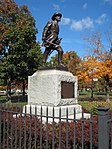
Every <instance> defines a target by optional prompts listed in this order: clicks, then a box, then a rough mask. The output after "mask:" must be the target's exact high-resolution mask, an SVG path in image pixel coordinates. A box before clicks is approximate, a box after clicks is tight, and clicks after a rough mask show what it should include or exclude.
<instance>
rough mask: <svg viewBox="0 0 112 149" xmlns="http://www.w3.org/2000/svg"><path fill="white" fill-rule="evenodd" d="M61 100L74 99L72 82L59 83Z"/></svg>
mask: <svg viewBox="0 0 112 149" xmlns="http://www.w3.org/2000/svg"><path fill="white" fill-rule="evenodd" d="M61 98H62V99H65V98H74V83H73V82H64V81H62V82H61Z"/></svg>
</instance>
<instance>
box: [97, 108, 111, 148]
mask: <svg viewBox="0 0 112 149" xmlns="http://www.w3.org/2000/svg"><path fill="white" fill-rule="evenodd" d="M108 111H109V108H105V107H99V108H98V149H109V131H108V122H107V121H108Z"/></svg>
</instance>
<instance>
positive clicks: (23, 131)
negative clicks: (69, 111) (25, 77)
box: [1, 113, 98, 149]
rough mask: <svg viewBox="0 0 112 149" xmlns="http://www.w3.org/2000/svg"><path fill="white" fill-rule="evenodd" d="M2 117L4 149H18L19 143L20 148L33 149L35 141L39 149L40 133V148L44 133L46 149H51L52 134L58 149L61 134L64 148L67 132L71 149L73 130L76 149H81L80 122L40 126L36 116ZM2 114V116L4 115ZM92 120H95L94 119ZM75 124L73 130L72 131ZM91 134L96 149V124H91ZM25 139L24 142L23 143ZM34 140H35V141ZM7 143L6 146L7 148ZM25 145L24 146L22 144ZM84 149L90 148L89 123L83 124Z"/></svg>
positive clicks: (7, 114)
mask: <svg viewBox="0 0 112 149" xmlns="http://www.w3.org/2000/svg"><path fill="white" fill-rule="evenodd" d="M4 114H5V119H4V116H3V117H2V125H1V129H2V130H4V129H5V132H4V131H2V134H1V135H2V139H1V144H3V139H4V148H11V147H12V148H19V147H20V142H21V148H24V145H25V144H26V148H27V149H33V148H34V144H35V141H36V145H37V146H38V147H37V149H39V148H40V131H42V148H43V149H44V148H46V133H47V134H48V149H51V148H52V139H53V136H52V134H53V132H54V146H55V148H56V149H58V148H59V132H60V133H61V148H62V149H65V148H66V133H67V130H68V148H69V149H72V148H73V145H74V130H75V132H76V149H81V148H82V121H77V122H76V123H74V122H69V123H68V127H67V125H66V122H59V123H51V124H41V122H40V119H39V118H37V116H29V115H27V116H25V117H17V116H16V117H15V118H13V117H12V113H10V114H9V113H4ZM4 114H2V115H4ZM93 120H97V117H95V118H94V119H93ZM74 124H75V129H74ZM92 134H93V147H92V148H93V149H97V148H98V147H97V145H98V141H97V138H98V128H97V123H95V122H93V126H92ZM25 138H26V142H25ZM35 138H36V139H35ZM7 142H8V146H7ZM24 143H25V144H24ZM84 148H85V149H89V148H90V122H84Z"/></svg>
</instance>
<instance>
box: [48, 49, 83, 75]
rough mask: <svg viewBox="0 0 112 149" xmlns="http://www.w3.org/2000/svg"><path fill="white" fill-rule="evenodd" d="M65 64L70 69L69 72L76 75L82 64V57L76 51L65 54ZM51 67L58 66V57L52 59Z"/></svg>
mask: <svg viewBox="0 0 112 149" xmlns="http://www.w3.org/2000/svg"><path fill="white" fill-rule="evenodd" d="M62 62H63V64H64V65H65V66H66V67H67V68H68V70H69V71H70V72H71V73H73V74H74V75H76V74H77V70H78V68H79V67H78V66H79V63H80V62H81V59H80V57H79V56H78V55H77V53H76V52H74V51H69V52H66V53H64V54H63V59H62ZM48 65H50V66H56V65H58V55H57V54H56V55H55V56H53V57H51V60H50V62H49V63H48Z"/></svg>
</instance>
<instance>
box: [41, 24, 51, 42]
mask: <svg viewBox="0 0 112 149" xmlns="http://www.w3.org/2000/svg"><path fill="white" fill-rule="evenodd" d="M51 25H52V22H51V21H48V22H47V24H46V26H45V27H44V29H43V33H42V40H45V39H46V35H47V32H48V30H49V29H50V27H51Z"/></svg>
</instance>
